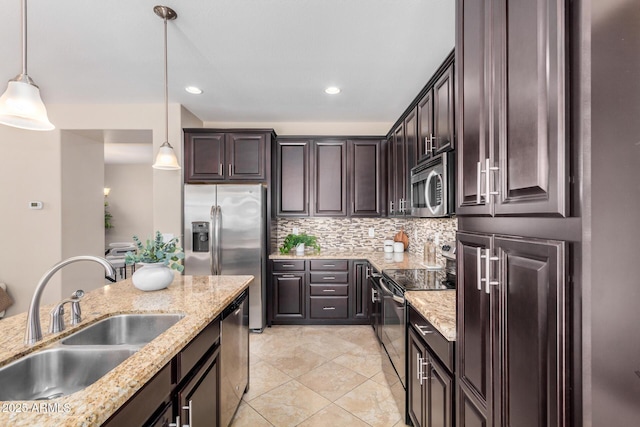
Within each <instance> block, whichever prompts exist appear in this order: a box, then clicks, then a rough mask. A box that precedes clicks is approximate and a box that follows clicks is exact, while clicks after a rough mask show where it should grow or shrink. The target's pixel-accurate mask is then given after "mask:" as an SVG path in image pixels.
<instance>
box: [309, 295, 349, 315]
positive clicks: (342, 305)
mask: <svg viewBox="0 0 640 427" xmlns="http://www.w3.org/2000/svg"><path fill="white" fill-rule="evenodd" d="M348 301H349V298H348V297H326V298H322V297H311V298H310V302H311V304H310V305H311V310H310V311H311V318H312V319H346V318H348V317H349V312H348V309H347V307H348V306H349V304H348Z"/></svg>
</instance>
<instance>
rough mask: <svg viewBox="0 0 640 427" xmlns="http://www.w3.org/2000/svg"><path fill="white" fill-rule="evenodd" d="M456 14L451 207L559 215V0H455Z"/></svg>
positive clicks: (563, 204) (562, 169)
mask: <svg viewBox="0 0 640 427" xmlns="http://www.w3.org/2000/svg"><path fill="white" fill-rule="evenodd" d="M541 11H542V12H541ZM457 13H458V18H457V22H458V31H457V41H456V75H457V76H458V77H457V79H458V84H457V87H458V90H457V97H458V98H457V105H458V106H459V108H460V114H459V115H458V126H459V129H460V135H459V139H460V140H459V142H458V144H457V148H458V187H457V194H458V196H457V197H458V207H457V209H456V213H457V214H458V215H547V216H566V214H567V204H568V203H567V199H568V197H567V177H566V176H567V161H568V156H567V135H566V133H567V129H566V123H565V121H566V117H567V112H566V102H567V94H566V90H567V89H566V84H565V83H566V82H565V74H566V71H567V70H566V67H567V56H566V54H565V44H566V36H565V22H564V21H565V14H566V11H565V3H564V2H563V1H562V0H539V1H536V2H530V1H526V0H516V1H511V2H509V5H508V7H507V1H506V0H495V1H492V2H488V1H486V0H485V1H477V0H476V1H465V0H458V7H457Z"/></svg>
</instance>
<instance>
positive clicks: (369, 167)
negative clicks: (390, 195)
mask: <svg viewBox="0 0 640 427" xmlns="http://www.w3.org/2000/svg"><path fill="white" fill-rule="evenodd" d="M380 145H381V144H380V141H349V165H350V167H349V176H350V178H351V180H350V182H351V185H350V187H351V200H352V203H351V209H350V213H351V216H380V214H381V212H382V206H381V204H382V202H381V196H382V180H381V167H382V160H381V149H380Z"/></svg>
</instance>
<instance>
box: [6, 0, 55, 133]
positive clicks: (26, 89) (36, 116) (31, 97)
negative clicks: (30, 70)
mask: <svg viewBox="0 0 640 427" xmlns="http://www.w3.org/2000/svg"><path fill="white" fill-rule="evenodd" d="M21 5H22V73H21V74H19V75H18V76H17V77H16V78H15V79H13V80H9V84H8V86H7V90H6V91H5V92H4V94H3V95H2V96H1V97H0V123H2V124H4V125H7V126H13V127H16V128H20V129H28V130H52V129H54V128H55V126H53V125H52V124H51V122H50V121H49V117H47V109H46V108H45V107H44V103H43V102H42V99H41V98H40V89H39V88H38V86H36V84H35V83H34V82H33V80H32V79H31V77H29V75H28V74H27V0H22V3H21Z"/></svg>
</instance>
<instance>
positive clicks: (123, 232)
mask: <svg viewBox="0 0 640 427" xmlns="http://www.w3.org/2000/svg"><path fill="white" fill-rule="evenodd" d="M104 186H105V187H109V188H110V189H111V192H110V193H109V196H108V197H107V198H106V199H105V200H106V201H107V202H109V207H108V209H109V213H111V215H113V219H112V220H111V223H112V224H113V228H111V229H108V230H106V233H104V234H105V239H106V241H105V244H106V245H107V246H108V245H109V243H113V242H131V241H133V240H132V237H133V236H134V235H136V236H138V237H140V239H141V240H143V241H144V240H145V239H147V238H149V237H151V236H152V235H153V233H154V229H153V193H152V188H153V169H152V168H151V164H128V165H127V164H124V165H120V164H108V165H105V167H104Z"/></svg>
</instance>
